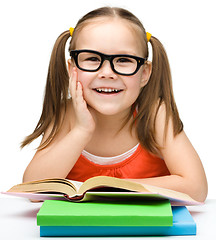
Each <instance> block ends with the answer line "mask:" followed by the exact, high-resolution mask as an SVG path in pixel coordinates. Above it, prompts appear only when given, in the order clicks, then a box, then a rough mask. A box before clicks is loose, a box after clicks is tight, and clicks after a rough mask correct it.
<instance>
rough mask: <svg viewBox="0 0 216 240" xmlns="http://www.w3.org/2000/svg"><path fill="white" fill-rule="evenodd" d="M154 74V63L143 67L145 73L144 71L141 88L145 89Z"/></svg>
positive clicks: (148, 63)
mask: <svg viewBox="0 0 216 240" xmlns="http://www.w3.org/2000/svg"><path fill="white" fill-rule="evenodd" d="M151 72H152V63H151V62H149V61H147V62H146V63H145V64H144V66H143V71H142V76H141V81H140V87H141V88H142V87H144V86H145V85H146V84H147V83H148V81H149V78H150V76H151Z"/></svg>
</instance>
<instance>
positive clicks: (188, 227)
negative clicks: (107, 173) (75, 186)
mask: <svg viewBox="0 0 216 240" xmlns="http://www.w3.org/2000/svg"><path fill="white" fill-rule="evenodd" d="M37 224H38V225H39V226H40V236H41V237H45V236H46V237H51V236H56V237H57V236H65V237H66V236H146V235H151V236H158V235H159V236H161V235H162V236H168V235H172V236H173V235H195V234H196V224H195V222H194V220H193V219H192V217H191V215H190V213H189V212H188V210H187V208H186V207H185V206H175V207H171V204H170V202H169V201H168V200H158V201H130V202H127V201H124V202H118V201H117V202H82V203H74V202H66V201H59V200H46V201H45V202H44V203H43V205H42V207H41V209H40V210H39V212H38V214H37Z"/></svg>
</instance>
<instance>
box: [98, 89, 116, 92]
mask: <svg viewBox="0 0 216 240" xmlns="http://www.w3.org/2000/svg"><path fill="white" fill-rule="evenodd" d="M96 90H97V91H98V92H119V91H120V90H119V89H111V88H96Z"/></svg>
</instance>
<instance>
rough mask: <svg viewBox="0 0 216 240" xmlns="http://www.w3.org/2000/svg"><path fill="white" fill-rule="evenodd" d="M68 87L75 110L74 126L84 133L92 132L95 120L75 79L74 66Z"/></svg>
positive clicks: (79, 84)
mask: <svg viewBox="0 0 216 240" xmlns="http://www.w3.org/2000/svg"><path fill="white" fill-rule="evenodd" d="M69 89H70V94H71V97H72V103H73V107H74V112H75V127H76V128H77V129H80V130H82V131H84V132H85V133H88V134H92V133H93V132H94V130H95V121H94V119H93V117H92V115H91V113H90V111H89V109H88V107H87V104H86V101H85V100H84V98H83V89H82V85H81V83H80V82H79V81H78V79H77V71H76V69H75V68H73V71H72V74H71V77H70V79H69Z"/></svg>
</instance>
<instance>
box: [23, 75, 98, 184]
mask: <svg viewBox="0 0 216 240" xmlns="http://www.w3.org/2000/svg"><path fill="white" fill-rule="evenodd" d="M69 88H70V92H71V96H72V99H73V101H72V102H73V107H72V106H71V104H70V107H71V108H69V106H68V108H67V112H66V116H65V118H64V121H63V124H62V127H61V129H60V131H59V132H58V134H57V135H56V136H55V137H54V139H53V140H52V142H51V143H50V144H49V145H48V146H47V147H45V148H44V149H42V150H38V151H37V152H36V154H35V155H34V157H33V159H32V161H31V162H30V163H29V165H28V166H27V168H26V170H25V173H24V176H23V182H27V181H33V180H38V179H43V178H53V177H58V178H65V177H66V176H67V175H68V173H69V172H70V170H71V169H72V167H73V166H74V164H75V163H76V161H77V159H78V158H79V156H80V154H81V152H82V150H83V149H84V148H85V146H86V144H87V143H88V142H89V141H90V139H91V137H92V134H93V132H94V128H95V122H94V119H93V118H92V115H91V113H90V112H89V110H88V108H87V105H86V102H85V101H84V99H83V95H82V94H83V93H82V86H81V84H80V83H78V82H77V73H76V72H75V71H73V74H72V76H71V78H70V86H69ZM68 109H69V110H68ZM71 125H72V126H71ZM51 130H52V125H50V127H49V129H47V131H46V132H45V135H44V137H43V139H42V142H44V141H45V140H46V139H47V137H48V136H49V133H50V132H51Z"/></svg>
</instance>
